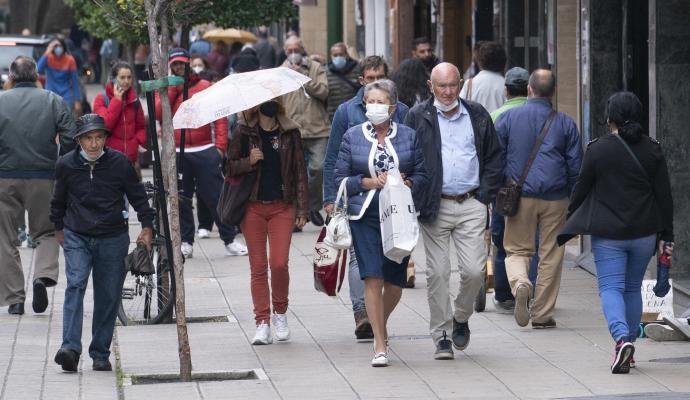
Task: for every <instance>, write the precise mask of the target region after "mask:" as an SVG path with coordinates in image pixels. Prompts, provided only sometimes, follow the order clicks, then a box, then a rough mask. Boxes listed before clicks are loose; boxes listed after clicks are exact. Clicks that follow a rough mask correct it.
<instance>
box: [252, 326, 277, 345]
mask: <svg viewBox="0 0 690 400" xmlns="http://www.w3.org/2000/svg"><path fill="white" fill-rule="evenodd" d="M271 343H273V338H272V337H271V327H270V326H268V324H267V323H265V322H262V323H261V324H259V325H258V326H257V327H256V334H255V335H254V339H252V344H253V345H255V346H257V345H263V344H271Z"/></svg>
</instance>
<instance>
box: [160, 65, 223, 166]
mask: <svg viewBox="0 0 690 400" xmlns="http://www.w3.org/2000/svg"><path fill="white" fill-rule="evenodd" d="M209 87H211V82H209V81H207V80H204V79H199V77H198V75H196V74H192V79H191V81H190V85H189V98H190V99H191V98H192V97H193V96H194V95H195V94H197V93H199V92H201V91H202V90H204V89H207V88H209ZM182 90H183V86H182V85H177V86H171V87H169V88H168V98H169V99H170V107H171V108H172V114H173V115H175V113H176V112H177V109H178V108H180V105H182ZM162 115H163V114H162V111H161V100H160V97H159V96H158V92H156V119H158V120H159V121H160V119H161V116H162ZM211 125H213V127H214V130H215V132H214V134H215V143H214V145H215V147H216V148H217V149H218V150H220V151H221V152H223V154H225V152H226V150H227V146H228V119H227V118H225V117H223V118H221V119H218V120H216V121H214V122H211V123H210V124H208V125H204V126H202V127H201V128H196V129H186V130H185V139H184V148H185V149H188V148H190V147H199V146H204V145H207V144H211V143H213V140H212V139H211ZM175 146H176V147H177V148H178V149H179V148H180V130H179V129H175Z"/></svg>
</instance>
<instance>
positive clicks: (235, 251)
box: [225, 241, 247, 256]
mask: <svg viewBox="0 0 690 400" xmlns="http://www.w3.org/2000/svg"><path fill="white" fill-rule="evenodd" d="M225 255H226V256H246V255H247V246H245V245H243V244H242V243H240V242H238V241H234V242H232V243H228V244H226V245H225Z"/></svg>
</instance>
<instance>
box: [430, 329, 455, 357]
mask: <svg viewBox="0 0 690 400" xmlns="http://www.w3.org/2000/svg"><path fill="white" fill-rule="evenodd" d="M434 358H435V359H436V360H452V359H454V358H455V354H454V353H453V342H451V341H450V339H448V337H447V336H446V331H443V337H442V338H441V340H439V341H438V342H436V353H434Z"/></svg>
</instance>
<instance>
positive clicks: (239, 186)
mask: <svg viewBox="0 0 690 400" xmlns="http://www.w3.org/2000/svg"><path fill="white" fill-rule="evenodd" d="M240 141H241V149H242V150H241V153H242V155H241V156H242V157H249V138H248V137H247V136H246V135H242V136H241V137H240ZM255 181H256V170H254V171H251V172H248V173H246V174H243V175H240V176H226V177H225V181H224V182H223V189H222V190H221V192H220V198H219V199H218V207H217V208H216V212H218V217H219V218H220V221H221V222H222V223H224V224H226V225H230V226H234V225H239V224H240V222H242V220H243V219H244V214H246V212H247V204H248V203H249V197H250V196H251V194H252V189H253V188H254V182H255Z"/></svg>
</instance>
